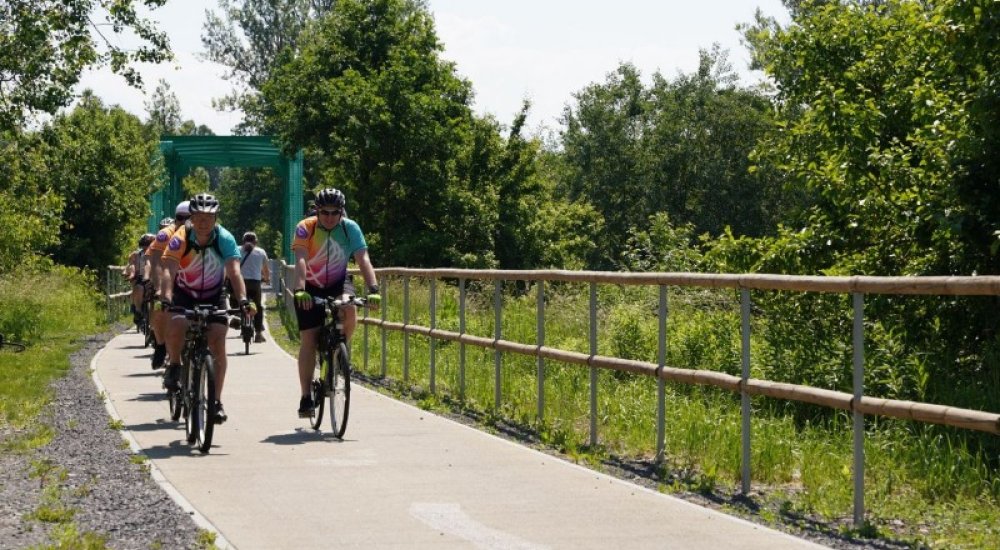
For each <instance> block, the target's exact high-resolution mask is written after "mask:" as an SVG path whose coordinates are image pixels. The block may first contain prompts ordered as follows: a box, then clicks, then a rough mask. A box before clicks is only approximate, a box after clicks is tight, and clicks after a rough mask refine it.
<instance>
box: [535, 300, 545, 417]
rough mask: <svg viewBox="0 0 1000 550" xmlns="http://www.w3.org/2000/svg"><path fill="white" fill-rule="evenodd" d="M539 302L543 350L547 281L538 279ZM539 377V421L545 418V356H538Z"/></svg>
mask: <svg viewBox="0 0 1000 550" xmlns="http://www.w3.org/2000/svg"><path fill="white" fill-rule="evenodd" d="M537 284H538V304H537V310H536V319H535V326H536V328H535V341H536V343H537V344H538V349H539V351H541V349H542V346H544V345H545V281H538V283H537ZM536 371H537V378H538V421H539V422H541V421H542V419H543V418H545V358H544V357H542V356H541V355H539V356H538V361H537V367H536Z"/></svg>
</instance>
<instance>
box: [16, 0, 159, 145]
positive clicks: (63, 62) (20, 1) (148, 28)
mask: <svg viewBox="0 0 1000 550" xmlns="http://www.w3.org/2000/svg"><path fill="white" fill-rule="evenodd" d="M165 1H166V0H142V2H141V4H142V5H144V6H146V7H147V8H156V7H159V6H162V5H163V3H164V2H165ZM137 4H139V2H138V1H137V0H76V1H73V2H66V1H59V0H6V1H5V2H4V4H3V6H2V7H0V21H3V23H2V24H0V28H2V29H3V32H2V33H0V130H10V129H12V128H15V127H18V126H20V125H21V124H22V122H23V120H24V117H25V116H27V115H30V114H31V113H35V112H43V113H50V114H52V113H55V112H56V111H57V110H58V109H60V108H62V107H64V106H66V105H67V104H69V102H70V100H71V99H72V90H73V87H74V86H75V85H76V83H77V82H78V81H79V79H80V73H81V72H82V71H83V70H84V69H86V68H87V67H91V66H95V65H103V64H109V65H110V66H111V68H112V70H114V71H115V72H116V73H118V74H120V75H122V76H123V77H124V78H125V81H126V82H127V83H128V84H129V85H132V86H141V84H142V78H141V76H140V75H139V73H138V72H136V71H135V70H134V69H133V68H132V67H130V64H131V63H133V62H146V63H157V62H160V61H163V60H165V59H168V58H169V57H170V56H171V53H170V48H169V45H168V42H167V37H166V35H165V34H164V33H162V32H159V31H157V30H156V28H155V26H154V25H153V24H152V23H151V22H150V21H148V20H146V19H143V18H141V17H139V16H138V14H137V13H136V5H137ZM98 11H100V12H101V14H102V15H100V17H101V18H100V19H98V17H99V16H98V14H97V12H98ZM125 33H129V34H132V35H134V36H135V37H137V39H138V41H139V44H138V46H137V47H135V48H129V49H125V48H122V47H119V46H118V45H116V44H113V43H112V41H111V39H112V38H114V37H116V36H121V35H123V34H125Z"/></svg>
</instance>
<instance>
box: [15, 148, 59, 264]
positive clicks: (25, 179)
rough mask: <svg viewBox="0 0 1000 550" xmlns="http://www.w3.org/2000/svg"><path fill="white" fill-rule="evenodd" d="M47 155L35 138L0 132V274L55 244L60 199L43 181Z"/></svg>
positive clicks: (45, 181)
mask: <svg viewBox="0 0 1000 550" xmlns="http://www.w3.org/2000/svg"><path fill="white" fill-rule="evenodd" d="M48 169H49V166H48V155H47V149H46V147H45V144H44V143H42V142H41V141H40V140H39V139H38V135H37V134H30V133H21V132H18V131H11V132H0V227H3V228H4V231H3V238H2V239H0V274H2V273H5V272H8V271H10V270H11V269H13V268H14V267H15V266H17V265H19V264H24V263H32V262H35V261H36V260H37V259H38V256H39V255H40V254H41V252H42V251H43V250H44V249H46V248H48V247H50V246H54V245H55V244H57V243H58V242H59V234H58V232H57V231H54V230H53V229H52V228H53V227H55V226H56V225H57V224H58V222H59V219H58V216H59V213H60V212H61V211H62V208H63V200H62V197H61V196H59V195H58V194H57V193H56V192H55V191H54V190H53V188H52V185H51V182H50V181H49V178H48V177H47V172H48Z"/></svg>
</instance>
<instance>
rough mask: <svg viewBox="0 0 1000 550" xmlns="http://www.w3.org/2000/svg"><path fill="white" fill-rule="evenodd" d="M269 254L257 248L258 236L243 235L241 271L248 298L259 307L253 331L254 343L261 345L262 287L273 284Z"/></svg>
mask: <svg viewBox="0 0 1000 550" xmlns="http://www.w3.org/2000/svg"><path fill="white" fill-rule="evenodd" d="M267 259H268V258H267V252H265V251H264V249H263V248H260V247H259V246H257V234H256V233H254V232H253V231H247V232H246V233H244V234H243V247H242V249H241V250H240V271H241V272H242V273H243V281H244V283H246V287H247V298H248V299H249V300H251V301H252V302H253V303H254V304H255V305H256V306H257V314H256V315H254V316H253V329H254V332H255V333H256V335H255V336H254V339H253V341H254V342H256V343H258V344H259V343H261V342H263V341H264V340H266V338H265V337H264V307H263V304H262V303H261V301H262V286H263V284H264V283H270V282H271V271H270V269H269V268H268V265H267Z"/></svg>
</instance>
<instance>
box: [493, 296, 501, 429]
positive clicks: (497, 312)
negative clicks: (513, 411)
mask: <svg viewBox="0 0 1000 550" xmlns="http://www.w3.org/2000/svg"><path fill="white" fill-rule="evenodd" d="M500 284H501V281H500V279H496V280H495V281H493V342H494V344H495V343H496V342H497V341H499V340H500V337H501V336H502V335H503V332H502V330H501V328H502V319H501V315H502V305H503V297H502V296H501V294H500ZM501 362H502V359H501V355H500V350H499V349H496V347H494V348H493V410H495V411H497V412H499V411H500V397H501V396H500V364H501Z"/></svg>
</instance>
